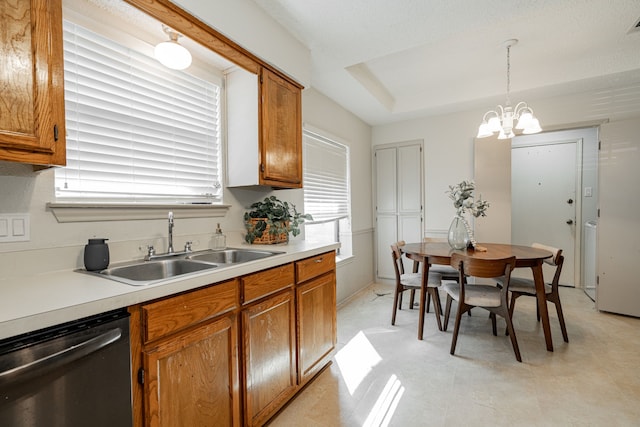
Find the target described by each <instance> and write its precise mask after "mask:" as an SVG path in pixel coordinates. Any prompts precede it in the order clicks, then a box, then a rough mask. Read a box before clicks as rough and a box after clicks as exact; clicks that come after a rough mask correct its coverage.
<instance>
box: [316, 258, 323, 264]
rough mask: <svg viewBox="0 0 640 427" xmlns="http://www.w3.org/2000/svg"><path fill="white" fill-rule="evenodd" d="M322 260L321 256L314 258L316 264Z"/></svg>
mask: <svg viewBox="0 0 640 427" xmlns="http://www.w3.org/2000/svg"><path fill="white" fill-rule="evenodd" d="M322 260H323V258H318V259H317V260H315V261H314V262H315V263H316V264H318V263H321V262H322Z"/></svg>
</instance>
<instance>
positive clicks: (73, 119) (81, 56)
mask: <svg viewBox="0 0 640 427" xmlns="http://www.w3.org/2000/svg"><path fill="white" fill-rule="evenodd" d="M64 56H65V61H64V63H65V65H64V68H65V69H64V75H65V82H64V83H65V105H66V118H67V121H66V126H67V166H66V167H65V168H60V169H57V170H56V172H55V187H56V197H57V198H59V199H78V198H82V199H83V200H87V199H89V200H103V201H105V200H110V201H136V202H145V201H147V202H158V201H161V202H169V203H173V202H216V201H220V200H221V193H222V189H221V184H220V176H221V170H220V167H221V159H220V156H221V153H220V145H221V144H220V87H219V86H218V85H216V84H214V83H212V82H209V81H205V80H202V79H200V78H197V77H194V76H192V75H189V74H187V73H186V72H181V71H175V70H170V69H168V68H165V67H164V66H162V65H160V64H159V63H158V62H157V61H156V60H155V59H153V58H150V57H148V56H146V55H143V54H140V53H137V52H135V51H132V50H131V49H128V48H127V47H124V46H122V45H120V44H118V43H116V42H114V41H112V40H109V39H107V38H104V37H102V36H101V35H98V34H95V33H93V32H91V31H89V30H87V29H85V28H83V27H81V26H79V25H76V24H74V23H71V22H68V21H65V22H64Z"/></svg>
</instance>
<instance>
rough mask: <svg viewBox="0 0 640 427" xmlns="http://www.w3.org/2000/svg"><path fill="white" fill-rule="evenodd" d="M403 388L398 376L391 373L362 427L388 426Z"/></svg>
mask: <svg viewBox="0 0 640 427" xmlns="http://www.w3.org/2000/svg"><path fill="white" fill-rule="evenodd" d="M404 390H405V388H404V386H403V385H402V383H401V382H400V380H399V379H398V377H397V376H396V375H395V374H394V375H391V377H390V378H389V381H387V384H386V385H385V386H384V390H382V393H380V396H379V397H378V400H377V401H376V403H375V405H373V408H372V409H371V412H369V416H368V417H367V419H366V420H365V422H364V424H363V425H362V427H386V426H388V425H389V422H390V421H391V418H392V417H393V414H394V412H395V411H396V408H397V407H398V403H399V402H400V399H401V398H402V395H403V394H404Z"/></svg>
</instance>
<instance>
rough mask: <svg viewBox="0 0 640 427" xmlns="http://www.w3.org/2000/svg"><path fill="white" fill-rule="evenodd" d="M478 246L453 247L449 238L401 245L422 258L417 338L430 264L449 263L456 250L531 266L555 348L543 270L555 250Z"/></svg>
mask: <svg viewBox="0 0 640 427" xmlns="http://www.w3.org/2000/svg"><path fill="white" fill-rule="evenodd" d="M476 248H478V249H474V248H473V247H471V248H466V249H453V248H452V247H451V246H450V245H449V243H447V242H422V243H407V244H405V245H404V246H402V251H403V252H404V253H405V254H406V256H407V258H409V259H412V260H413V261H417V262H420V263H421V265H422V285H421V292H420V315H419V320H418V339H419V340H421V339H422V332H423V329H424V316H425V303H426V294H427V292H426V291H427V280H426V279H427V278H428V277H429V276H428V275H429V267H430V266H431V265H432V264H444V265H450V263H451V254H453V253H456V252H457V253H461V254H464V255H466V256H469V257H473V258H479V259H500V258H509V257H512V256H515V257H516V268H531V271H532V272H533V280H534V283H535V286H536V298H537V300H538V308H539V310H540V320H541V321H542V330H543V331H544V339H545V342H546V344H547V350H548V351H553V341H552V339H551V327H550V326H549V312H548V310H547V299H546V294H545V286H544V277H543V273H542V263H543V262H544V260H545V259H547V258H551V257H552V256H553V254H552V253H551V252H549V251H547V250H544V249H539V248H534V247H531V246H521V245H511V244H505V243H478V244H477V245H476Z"/></svg>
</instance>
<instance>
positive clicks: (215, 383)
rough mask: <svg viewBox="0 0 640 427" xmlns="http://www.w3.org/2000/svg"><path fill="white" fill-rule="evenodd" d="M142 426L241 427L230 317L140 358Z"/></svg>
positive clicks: (163, 343)
mask: <svg viewBox="0 0 640 427" xmlns="http://www.w3.org/2000/svg"><path fill="white" fill-rule="evenodd" d="M144 366H145V372H146V378H145V384H144V389H145V393H144V395H145V409H146V410H145V424H146V425H147V426H172V427H176V426H178V427H179V426H183V427H193V426H198V427H205V426H211V427H219V426H238V425H240V422H239V421H240V398H239V386H238V384H239V377H238V359H237V322H236V318H235V315H234V316H229V317H225V318H222V319H220V320H217V321H214V322H212V323H208V324H205V325H203V326H200V327H198V328H197V329H192V330H189V331H186V332H184V333H182V334H180V335H179V336H172V337H171V338H168V339H166V340H162V341H161V342H160V343H159V344H158V346H157V347H155V348H153V349H150V350H147V351H145V352H144Z"/></svg>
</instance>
